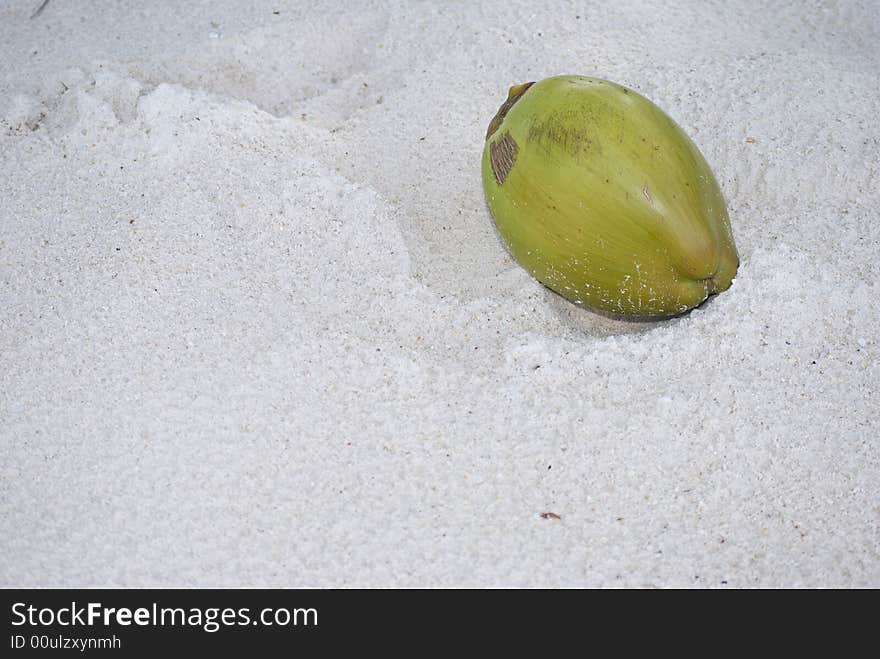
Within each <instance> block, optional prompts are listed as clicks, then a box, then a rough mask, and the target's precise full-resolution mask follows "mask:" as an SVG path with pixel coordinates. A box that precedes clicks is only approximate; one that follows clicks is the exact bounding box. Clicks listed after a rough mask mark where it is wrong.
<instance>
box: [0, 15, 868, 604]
mask: <svg viewBox="0 0 880 659" xmlns="http://www.w3.org/2000/svg"><path fill="white" fill-rule="evenodd" d="M38 4H39V2H38V1H37V0H3V1H0V450H2V456H3V458H2V460H0V585H3V586H83V585H89V586H370V587H375V586H527V587H531V586H573V587H580V586H589V587H593V586H631V587H642V586H646V587H648V586H659V587H669V586H672V587H732V588H733V587H751V586H859V587H865V586H873V587H877V586H880V498H878V492H880V441H878V437H880V385H878V382H880V304H878V300H880V259H878V254H880V211H878V208H880V192H878V190H880V130H878V117H880V13H878V10H877V5H876V3H874V2H871V1H865V2H840V3H834V4H833V6H832V5H829V4H828V3H821V2H790V3H772V7H771V6H769V5H768V3H765V2H759V1H744V0H743V1H736V2H727V1H715V2H699V3H697V2H671V3H670V2H666V1H661V0H657V1H651V0H627V1H625V2H616V3H568V2H546V3H534V2H527V1H522V0H507V1H505V2H481V3H470V2H436V3H429V2H405V3H398V2H381V3H380V2H352V3H341V2H310V3H302V2H293V1H288V0H272V1H271V2H265V1H262V0H257V1H253V2H247V3H245V2H238V1H235V0H218V1H212V2H187V3H180V2H177V1H174V0H153V1H151V2H146V3H144V2H134V1H133V0H128V1H120V2H113V3H108V2H99V1H98V0H88V1H87V0H79V1H77V2H61V1H57V0H52V1H51V2H49V4H48V5H47V6H46V8H45V9H44V11H42V12H41V13H40V14H39V15H38V16H36V17H33V18H32V17H31V15H32V14H33V12H34V10H35V9H36V6H37V5H38ZM563 73H571V74H582V75H592V76H599V77H603V78H608V79H611V80H614V81H616V82H619V83H621V84H624V85H627V86H628V87H631V88H632V89H635V90H637V91H638V92H639V93H641V94H644V95H645V96H647V97H648V98H650V99H651V100H653V101H654V102H655V103H657V104H658V105H659V106H660V107H662V108H663V109H664V110H665V111H666V112H667V113H669V114H670V116H672V117H673V118H674V119H675V120H676V121H677V122H678V123H679V124H680V125H681V126H682V127H683V128H684V130H685V131H686V132H687V133H688V134H689V135H690V136H691V138H692V139H693V140H694V142H695V143H696V144H697V145H698V146H699V148H700V150H701V151H702V152H703V154H704V155H705V157H706V159H707V161H708V162H709V163H710V165H711V167H712V169H713V171H714V173H715V175H716V177H717V178H718V181H719V183H720V185H721V187H722V190H723V192H724V195H725V197H726V199H727V202H728V208H729V211H730V216H731V221H732V224H733V229H734V234H735V237H736V242H737V247H738V250H739V254H740V257H741V265H740V270H739V273H738V276H737V278H736V281H735V283H734V285H733V287H732V288H731V289H730V290H729V291H727V292H725V293H723V294H722V295H720V296H718V297H716V298H713V299H712V300H711V301H710V302H708V303H707V304H705V305H704V306H702V307H700V308H699V309H697V310H695V311H694V312H692V313H690V314H687V315H685V316H682V317H679V318H675V319H672V320H668V321H663V322H653V323H632V322H621V321H617V320H612V319H608V318H605V317H602V316H599V315H596V314H594V313H591V312H589V311H587V310H584V309H581V308H578V307H575V306H574V305H572V304H570V303H568V302H566V301H565V300H563V299H562V298H560V297H559V296H557V295H555V294H553V293H551V292H550V291H549V290H547V289H546V288H544V287H542V286H541V285H540V284H538V283H537V282H536V281H534V280H533V279H532V278H531V277H530V276H529V275H528V274H527V273H526V272H525V271H524V270H522V269H521V268H520V267H519V266H518V265H517V264H516V263H515V262H513V261H512V260H511V258H510V257H509V255H508V254H507V253H506V252H505V250H504V247H503V245H502V243H501V241H500V239H499V237H498V235H497V233H496V232H495V230H494V228H493V224H492V219H491V217H490V215H489V212H488V210H487V207H486V204H485V200H484V198H483V191H482V187H481V180H480V159H481V153H482V149H483V144H484V135H485V131H486V126H487V124H488V122H489V120H490V119H491V117H492V116H493V114H494V113H495V111H496V110H497V108H498V106H499V105H500V103H501V102H502V101H503V100H504V98H505V96H506V93H507V89H508V87H509V86H510V85H513V84H516V83H522V82H527V81H530V80H538V79H541V78H544V77H548V76H551V75H557V74H563ZM548 513H553V514H552V515H550V514H548Z"/></svg>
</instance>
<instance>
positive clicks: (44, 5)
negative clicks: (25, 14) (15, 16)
mask: <svg viewBox="0 0 880 659" xmlns="http://www.w3.org/2000/svg"><path fill="white" fill-rule="evenodd" d="M48 4H49V0H43V2H41V3H40V6H39V7H37V11H35V12H34V13H33V14H31V18H36V17H37V16H39V15H40V14H42V13H43V10H44V9H45V8H46V5H48Z"/></svg>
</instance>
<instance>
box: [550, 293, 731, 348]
mask: <svg viewBox="0 0 880 659" xmlns="http://www.w3.org/2000/svg"><path fill="white" fill-rule="evenodd" d="M544 295H545V299H546V301H547V304H548V305H549V307H550V310H551V311H552V312H553V313H554V315H556V317H557V318H559V320H560V321H561V322H562V323H563V324H564V325H565V326H566V327H569V328H571V329H573V330H576V331H578V332H582V333H583V334H587V335H589V336H599V337H604V336H613V335H630V334H645V333H647V332H649V331H651V330H652V329H655V328H657V327H661V326H663V325H664V324H665V323H669V322H671V321H675V320H679V319H682V318H685V317H687V316H689V315H690V314H691V313H692V312H693V311H694V309H706V308H707V307H709V306H710V305H711V304H712V303H713V302H714V300H715V298H716V297H718V295H717V294H715V295H710V296H709V297H707V298H706V299H705V300H703V301H702V302H701V303H700V304H698V305H697V306H696V307H694V308H693V309H688V310H687V311H685V312H683V313H680V314H676V315H674V316H668V317H666V318H650V317H647V316H622V315H617V314H611V313H608V312H605V311H600V310H598V309H592V308H590V307H582V306H579V305H577V304H574V303H573V302H570V301H569V300H568V299H566V298H565V297H563V296H562V295H560V294H559V293H557V292H556V291H554V290H553V289H552V288H548V287H547V286H544Z"/></svg>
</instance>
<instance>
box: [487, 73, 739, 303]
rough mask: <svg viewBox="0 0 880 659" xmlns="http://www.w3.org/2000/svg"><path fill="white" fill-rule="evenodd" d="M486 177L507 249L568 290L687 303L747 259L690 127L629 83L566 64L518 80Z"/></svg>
mask: <svg viewBox="0 0 880 659" xmlns="http://www.w3.org/2000/svg"><path fill="white" fill-rule="evenodd" d="M482 174H483V187H484V189H485V192H486V199H487V201H488V204H489V209H490V210H491V212H492V216H493V218H494V220H495V225H496V227H497V228H498V232H499V234H500V235H501V238H502V239H503V241H504V243H505V245H506V246H507V249H508V250H509V251H510V253H511V254H512V255H513V257H514V258H515V259H516V261H517V262H518V263H519V264H520V265H522V267H523V268H525V269H526V270H527V271H528V272H529V273H530V274H531V275H532V276H533V277H535V278H536V279H537V280H538V281H540V282H541V283H542V284H544V285H545V286H547V287H548V288H550V289H551V290H553V291H555V292H557V293H559V294H560V295H562V296H564V297H565V298H567V299H568V300H570V301H571V302H573V303H575V304H578V305H583V306H586V307H590V308H592V309H595V310H598V311H601V312H605V313H609V314H614V315H620V316H632V317H645V318H662V317H668V316H674V315H677V314H680V313H683V312H685V311H687V310H689V309H692V308H693V307H695V306H697V305H699V304H700V303H702V302H703V301H704V300H705V299H706V298H707V297H709V296H711V295H714V294H717V293H720V292H722V291H725V290H727V289H728V288H729V287H730V285H731V283H732V281H733V278H734V276H735V275H736V271H737V267H738V266H739V257H738V256H737V252H736V246H735V245H734V241H733V232H732V230H731V226H730V219H729V218H728V214H727V207H726V205H725V203H724V198H723V196H722V194H721V190H720V188H719V186H718V182H717V181H716V180H715V177H714V176H713V175H712V171H711V169H709V165H708V164H707V163H706V160H705V159H704V158H703V156H702V154H701V153H700V152H699V150H698V149H697V147H696V146H695V145H694V143H693V142H692V141H691V140H690V139H689V138H688V136H687V135H685V133H684V131H683V130H682V129H681V128H679V126H678V125H677V124H676V123H675V122H674V121H673V120H672V119H671V118H670V117H669V116H667V115H666V114H665V113H664V112H663V111H662V110H661V109H660V108H658V107H657V106H656V105H654V104H653V103H652V102H651V101H649V100H648V99H646V98H645V97H643V96H641V95H639V94H637V93H636V92H634V91H633V90H631V89H627V88H626V87H622V86H621V85H618V84H615V83H613V82H609V81H607V80H601V79H599V78H587V77H582V76H557V77H553V78H547V79H545V80H542V81H540V82H536V83H526V84H522V85H516V86H514V87H511V88H510V92H509V94H508V97H507V100H506V101H505V102H504V104H503V105H502V106H501V108H500V109H499V110H498V113H497V114H496V115H495V117H494V118H493V119H492V122H491V123H490V124H489V130H488V131H487V134H486V146H485V149H484V151H483V164H482Z"/></svg>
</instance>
